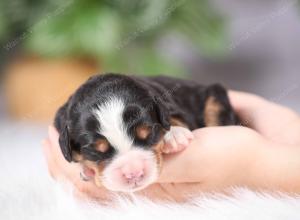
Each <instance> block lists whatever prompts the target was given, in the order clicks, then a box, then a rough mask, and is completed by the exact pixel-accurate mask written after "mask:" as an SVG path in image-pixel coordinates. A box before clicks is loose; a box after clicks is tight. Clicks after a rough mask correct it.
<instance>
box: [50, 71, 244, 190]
mask: <svg viewBox="0 0 300 220" xmlns="http://www.w3.org/2000/svg"><path fill="white" fill-rule="evenodd" d="M235 124H238V117H237V116H236V114H235V113H234V112H233V110H232V107H231V105H230V103H229V100H228V96H227V92H226V90H225V89H224V88H223V87H222V86H220V85H212V86H202V85H200V84H199V83H197V82H192V81H187V80H182V79H174V78H169V77H151V78H150V77H149V78H148V77H136V76H126V75H120V74H105V75H97V76H94V77H92V78H90V79H89V80H88V81H87V82H86V83H84V84H83V85H82V86H81V87H80V88H79V89H78V90H77V91H76V92H75V93H74V94H73V95H72V96H71V97H70V99H69V100H68V102H67V103H65V104H64V105H63V106H62V107H61V108H60V109H59V110H58V112H57V114H56V118H55V126H56V128H57V129H58V131H59V134H60V137H59V144H60V147H61V149H62V152H63V155H64V157H65V158H66V160H67V161H69V162H71V161H74V162H79V163H80V164H81V165H82V167H83V172H82V174H81V175H83V178H85V179H86V178H94V180H95V183H96V184H97V185H98V186H104V187H106V188H107V189H109V190H112V191H123V192H132V191H136V190H140V189H143V188H145V187H147V186H148V185H149V184H151V183H153V182H155V180H156V179H157V177H158V175H159V172H160V168H161V164H162V154H163V153H175V152H179V151H181V150H183V149H184V148H185V147H187V146H188V144H189V142H190V140H191V139H193V134H192V132H191V130H193V129H196V128H201V127H205V126H217V125H235Z"/></svg>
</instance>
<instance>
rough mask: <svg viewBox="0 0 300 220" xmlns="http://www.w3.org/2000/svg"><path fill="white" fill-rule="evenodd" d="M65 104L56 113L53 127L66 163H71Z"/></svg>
mask: <svg viewBox="0 0 300 220" xmlns="http://www.w3.org/2000/svg"><path fill="white" fill-rule="evenodd" d="M66 111H67V103H66V104H65V105H63V106H62V107H61V108H60V109H59V110H58V111H57V113H56V116H55V120H54V125H55V127H56V129H57V130H58V132H59V145H60V148H61V151H62V153H63V155H64V157H65V159H66V160H67V161H68V162H71V161H72V147H71V144H70V137H69V131H68V126H67V117H66V115H67V112H66Z"/></svg>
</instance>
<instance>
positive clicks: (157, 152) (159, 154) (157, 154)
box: [153, 140, 164, 173]
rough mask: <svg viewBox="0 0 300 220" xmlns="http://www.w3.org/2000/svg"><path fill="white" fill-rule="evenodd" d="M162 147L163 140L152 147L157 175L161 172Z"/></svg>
mask: <svg viewBox="0 0 300 220" xmlns="http://www.w3.org/2000/svg"><path fill="white" fill-rule="evenodd" d="M163 146H164V141H163V140H161V141H160V142H159V143H158V144H156V145H155V146H153V149H154V154H155V158H156V164H157V169H158V173H160V172H161V169H162V164H163V157H162V147H163Z"/></svg>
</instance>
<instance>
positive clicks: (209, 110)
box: [203, 96, 223, 127]
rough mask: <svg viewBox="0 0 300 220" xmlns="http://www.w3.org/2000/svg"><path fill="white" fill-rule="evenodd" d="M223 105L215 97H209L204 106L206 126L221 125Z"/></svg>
mask: <svg viewBox="0 0 300 220" xmlns="http://www.w3.org/2000/svg"><path fill="white" fill-rule="evenodd" d="M222 108H223V107H222V105H221V104H220V103H219V102H218V101H217V100H216V99H215V97H212V96H211V97H209V98H208V99H207V101H206V102H205V108H204V113H203V114H204V122H205V125H206V126H208V127H209V126H218V125H220V120H219V118H220V113H221V111H222Z"/></svg>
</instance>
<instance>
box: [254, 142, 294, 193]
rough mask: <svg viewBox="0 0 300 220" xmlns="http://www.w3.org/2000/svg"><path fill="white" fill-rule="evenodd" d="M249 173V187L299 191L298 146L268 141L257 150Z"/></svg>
mask: <svg viewBox="0 0 300 220" xmlns="http://www.w3.org/2000/svg"><path fill="white" fill-rule="evenodd" d="M250 173H251V174H250V177H251V178H248V185H249V186H250V187H253V188H256V189H258V188H259V189H267V190H276V191H284V192H292V193H300V148H299V147H297V146H293V147H291V146H286V145H275V144H274V143H273V142H269V143H268V144H267V145H266V146H264V147H263V148H261V149H260V150H259V151H258V154H257V158H256V160H255V161H254V162H253V163H252V166H251V171H250Z"/></svg>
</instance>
